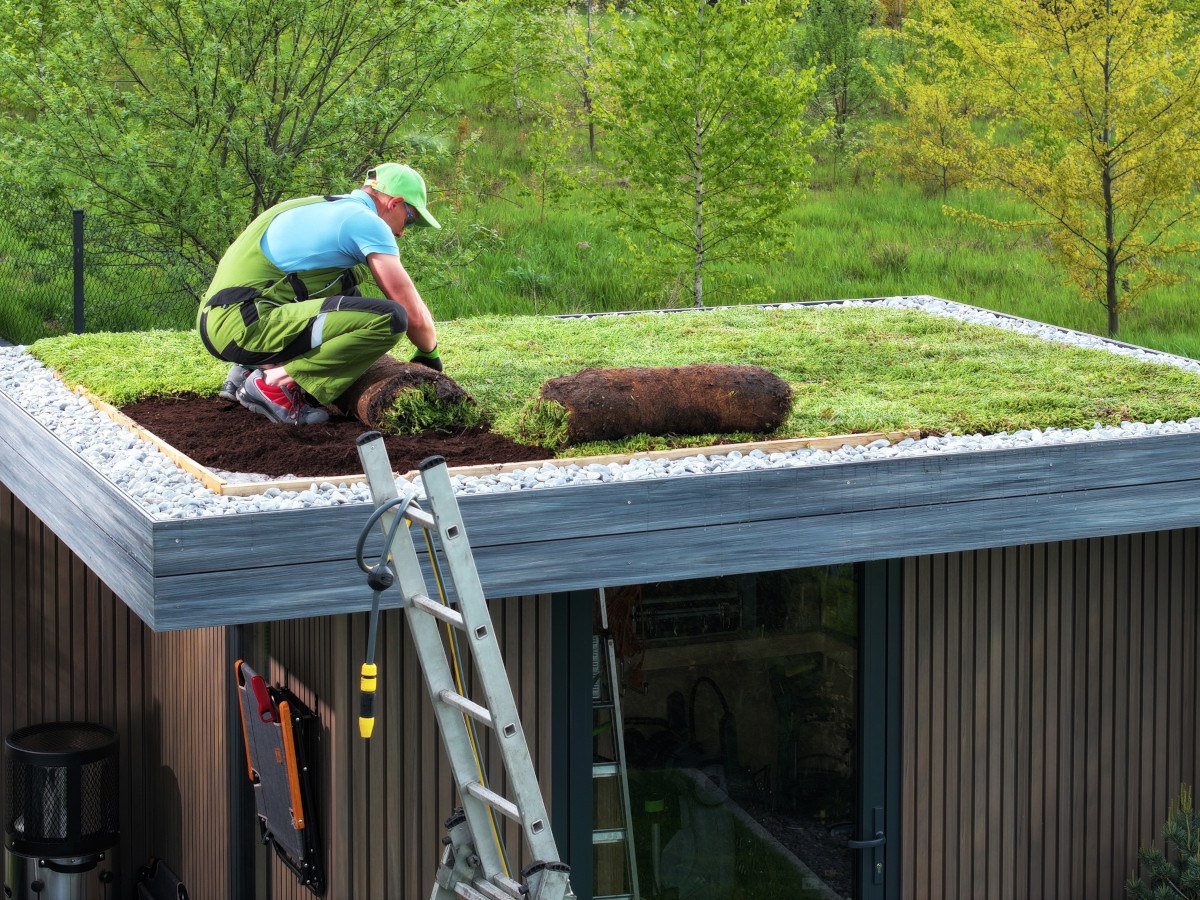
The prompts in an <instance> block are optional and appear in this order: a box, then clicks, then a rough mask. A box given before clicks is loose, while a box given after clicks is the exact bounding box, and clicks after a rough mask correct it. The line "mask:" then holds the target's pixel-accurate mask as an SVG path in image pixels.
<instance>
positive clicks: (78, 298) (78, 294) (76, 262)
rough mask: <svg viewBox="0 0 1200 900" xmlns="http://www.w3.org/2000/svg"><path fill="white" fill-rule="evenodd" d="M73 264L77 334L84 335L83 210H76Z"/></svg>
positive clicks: (72, 247) (73, 216) (73, 229)
mask: <svg viewBox="0 0 1200 900" xmlns="http://www.w3.org/2000/svg"><path fill="white" fill-rule="evenodd" d="M72 218H73V220H74V221H73V228H72V235H71V249H72V253H71V262H72V264H73V266H74V269H75V333H76V334H83V210H82V209H77V210H74V212H73V215H72Z"/></svg>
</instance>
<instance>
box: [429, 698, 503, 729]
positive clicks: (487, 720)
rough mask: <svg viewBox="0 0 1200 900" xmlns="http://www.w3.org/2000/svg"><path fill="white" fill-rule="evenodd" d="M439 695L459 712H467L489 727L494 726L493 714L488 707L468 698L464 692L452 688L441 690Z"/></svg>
mask: <svg viewBox="0 0 1200 900" xmlns="http://www.w3.org/2000/svg"><path fill="white" fill-rule="evenodd" d="M438 696H439V697H441V698H442V702H443V703H445V704H446V705H447V706H453V707H454V708H455V709H457V710H458V711H459V712H462V713H465V714H466V715H468V716H470V717H471V718H472V719H474V720H475V721H477V722H482V723H483V724H484V725H486V726H487V727H488V728H491V727H492V714H491V713H490V712H488V710H487V707H484V706H480V705H479V704H478V703H476V702H475V701H474V700H468V699H467V698H466V697H464V696H463V695H462V694H456V693H454V691H451V690H445V691H441V692H440V693H439V694H438Z"/></svg>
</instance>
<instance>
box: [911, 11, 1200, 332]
mask: <svg viewBox="0 0 1200 900" xmlns="http://www.w3.org/2000/svg"><path fill="white" fill-rule="evenodd" d="M923 8H924V9H925V10H926V11H927V19H926V21H925V23H924V27H925V28H926V29H927V30H928V31H929V33H930V34H931V35H932V37H933V38H934V39H936V40H940V41H943V42H945V43H947V44H949V45H952V46H953V47H955V48H956V49H957V51H958V52H959V53H960V54H961V57H962V59H963V62H964V64H965V65H966V66H968V67H969V69H970V72H971V77H970V78H968V79H966V80H965V81H964V82H963V87H964V89H965V92H966V96H968V97H969V98H971V101H972V103H974V104H975V105H977V106H981V107H987V108H988V109H989V110H991V111H992V115H991V116H990V118H989V121H988V122H987V124H986V126H985V127H980V128H979V130H978V132H970V131H963V132H962V133H961V134H960V135H959V138H958V140H957V141H956V142H955V144H954V145H949V146H946V147H945V148H942V149H941V150H939V151H938V152H935V153H932V154H931V156H932V158H934V159H936V160H937V161H939V162H941V163H942V164H944V165H946V166H952V167H956V168H960V169H963V170H965V171H967V172H970V173H971V174H972V176H974V177H976V178H978V179H980V180H981V181H982V182H985V183H987V184H989V185H994V186H999V187H1001V188H1003V189H1005V190H1007V191H1009V192H1011V193H1013V194H1015V195H1017V196H1018V197H1020V198H1022V199H1024V200H1026V201H1028V202H1029V203H1031V204H1032V205H1033V206H1034V208H1035V209H1036V211H1037V216H1036V218H1035V219H1032V220H1030V221H1024V222H1016V221H996V220H990V219H987V217H980V218H982V219H983V220H984V221H988V222H990V224H994V225H997V226H1001V227H1014V226H1018V227H1019V226H1030V225H1033V226H1040V227H1045V228H1047V229H1048V233H1049V236H1050V240H1051V242H1052V245H1053V248H1054V252H1055V254H1056V256H1057V257H1058V259H1059V260H1060V261H1061V262H1062V264H1063V265H1064V266H1065V269H1066V272H1067V274H1068V275H1069V277H1070V279H1071V280H1072V281H1073V282H1074V283H1075V284H1076V285H1077V286H1078V288H1079V290H1080V291H1081V292H1082V294H1083V295H1084V296H1085V297H1087V298H1089V299H1094V300H1096V301H1098V302H1100V303H1102V304H1103V305H1104V307H1105V309H1106V310H1107V315H1108V330H1109V333H1110V334H1115V333H1116V332H1117V330H1118V328H1119V324H1120V319H1119V316H1120V313H1121V312H1122V311H1123V310H1125V309H1127V308H1128V307H1129V306H1130V304H1132V303H1133V302H1135V301H1136V299H1137V298H1138V297H1139V296H1140V295H1141V294H1142V293H1143V292H1144V291H1145V290H1146V289H1147V288H1148V287H1150V286H1152V285H1154V284H1155V283H1159V282H1161V281H1163V280H1164V279H1165V278H1166V275H1165V274H1164V273H1163V270H1162V269H1161V268H1160V263H1161V262H1162V260H1163V258H1164V257H1166V256H1168V255H1170V254H1173V253H1188V252H1195V251H1197V250H1200V242H1197V241H1195V240H1190V239H1187V230H1186V225H1187V223H1188V222H1190V221H1195V220H1197V219H1198V218H1200V194H1198V193H1197V192H1196V190H1195V181H1196V173H1197V171H1198V170H1200V142H1198V141H1197V139H1196V136H1197V129H1200V59H1198V58H1197V55H1196V53H1195V47H1194V46H1192V45H1190V43H1189V41H1188V39H1187V35H1186V23H1185V21H1184V20H1183V19H1182V18H1181V17H1180V15H1179V14H1178V13H1176V12H1175V11H1173V10H1172V9H1171V8H1170V5H1169V4H1167V3H1165V2H1163V0H1054V2H1052V3H1048V2H1036V0H986V2H984V0H927V2H926V4H925V6H924V7H923ZM959 212H960V213H961V214H963V215H968V216H971V215H977V214H975V213H973V212H972V211H971V210H969V209H968V210H959Z"/></svg>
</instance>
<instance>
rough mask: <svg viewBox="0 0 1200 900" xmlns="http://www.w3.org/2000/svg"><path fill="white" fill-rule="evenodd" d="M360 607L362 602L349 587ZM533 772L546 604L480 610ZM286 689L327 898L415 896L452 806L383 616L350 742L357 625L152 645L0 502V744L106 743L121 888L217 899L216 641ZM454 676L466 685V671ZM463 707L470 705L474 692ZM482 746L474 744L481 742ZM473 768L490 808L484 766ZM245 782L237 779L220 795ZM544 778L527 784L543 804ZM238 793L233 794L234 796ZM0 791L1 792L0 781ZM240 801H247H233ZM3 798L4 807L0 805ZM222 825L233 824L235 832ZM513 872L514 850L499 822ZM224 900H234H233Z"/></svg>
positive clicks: (246, 827)
mask: <svg viewBox="0 0 1200 900" xmlns="http://www.w3.org/2000/svg"><path fill="white" fill-rule="evenodd" d="M363 590H364V591H366V590H368V588H367V587H366V584H365V579H364V584H363ZM490 606H491V612H492V615H493V616H494V617H495V626H496V633H497V635H498V638H499V640H500V642H501V648H502V650H503V652H504V654H505V658H506V660H507V661H508V669H509V676H510V679H511V683H512V684H513V686H514V693H515V696H516V699H517V705H518V709H519V710H520V712H521V715H522V722H523V725H524V727H525V731H526V735H527V737H528V739H529V742H530V748H531V751H532V753H533V759H534V764H535V766H537V767H538V769H539V771H542V772H545V773H549V771H550V768H551V765H550V730H549V724H550V715H549V710H550V705H551V704H550V691H551V677H550V665H551V659H550V652H549V647H550V637H549V634H550V622H551V608H550V599H549V597H542V598H537V597H531V598H516V599H510V600H506V601H504V602H503V603H492V604H490ZM230 641H233V642H235V643H236V645H237V650H236V655H241V656H243V657H244V658H246V659H247V660H248V661H250V662H251V663H252V664H254V665H255V666H256V668H257V669H258V671H259V672H261V673H263V674H265V675H267V676H268V678H269V679H270V680H271V681H272V682H273V683H280V684H285V685H286V686H287V687H289V688H290V689H291V690H293V691H294V692H295V693H296V694H297V695H298V696H299V697H300V698H301V699H302V700H303V701H304V702H305V703H307V704H308V705H309V706H310V707H311V708H312V709H313V710H314V711H316V712H317V713H318V715H319V717H320V721H321V740H320V743H321V753H322V758H320V759H318V760H317V761H316V766H317V768H318V770H319V771H318V774H317V783H318V792H319V794H320V798H321V799H320V806H321V809H320V810H319V811H318V815H317V821H318V823H319V826H320V828H321V830H322V832H323V838H324V840H323V843H324V849H325V854H324V858H325V868H326V872H327V882H328V885H329V887H328V890H327V892H326V896H330V897H337V898H339V900H355V898H362V900H369V898H379V897H413V896H426V895H427V894H428V893H429V890H430V889H431V887H432V885H433V876H434V871H435V870H436V867H437V863H438V853H439V850H440V847H441V837H442V835H443V833H444V829H443V826H442V823H443V821H444V820H445V818H446V817H447V816H448V815H449V814H450V813H451V811H452V810H453V807H454V805H455V804H454V798H453V791H452V776H451V773H450V771H449V769H448V767H447V766H446V764H445V757H444V754H443V752H442V749H441V744H440V738H439V736H438V733H437V728H436V724H435V722H434V719H433V713H432V709H431V707H430V704H429V701H428V699H427V697H426V694H425V690H424V687H423V684H422V680H421V673H420V670H419V668H418V667H417V663H416V657H415V654H414V653H413V652H412V650H411V648H410V646H409V645H408V643H407V638H404V637H403V630H402V619H401V614H400V613H399V612H398V611H390V612H386V613H384V614H383V616H382V620H381V626H380V633H379V647H378V651H377V656H376V659H377V662H378V663H379V665H380V672H381V681H380V693H379V696H378V699H377V702H376V716H377V724H376V729H375V733H374V736H373V737H372V739H371V740H370V741H369V742H367V741H363V740H362V739H361V738H360V737H359V736H358V672H359V666H360V664H361V662H362V658H363V656H362V655H363V653H364V652H365V648H366V641H367V616H366V615H365V614H358V615H353V616H348V615H342V616H327V617H323V618H310V619H302V620H295V621H288V622H277V623H271V624H263V625H258V626H248V627H243V628H240V629H232V628H230V629H226V628H203V629H192V630H187V631H179V632H167V633H155V632H153V631H151V630H150V629H149V628H147V627H146V626H145V625H144V624H143V623H142V622H141V620H140V619H138V618H137V617H136V616H135V615H133V614H132V613H131V612H130V611H129V609H128V607H127V606H126V605H125V603H124V602H123V601H122V600H121V599H120V597H119V596H118V595H117V594H116V593H114V591H113V590H112V589H111V588H110V587H109V586H106V585H104V584H102V583H101V582H100V581H99V579H98V578H97V577H96V576H95V575H94V574H93V573H92V572H91V571H89V570H88V569H87V567H85V566H84V565H83V564H82V563H81V562H80V561H79V559H78V558H77V557H76V556H75V555H74V554H73V553H72V552H71V551H70V550H69V549H68V548H67V547H66V546H65V545H64V544H63V543H62V542H61V541H59V540H58V539H57V537H56V536H55V535H54V534H53V533H52V532H51V531H50V530H49V528H47V527H46V526H45V525H44V524H43V523H42V522H40V521H39V520H38V519H37V518H36V517H35V516H33V515H32V514H31V513H30V512H29V511H28V510H27V509H26V508H25V507H24V506H23V505H22V504H21V503H20V502H19V501H18V500H17V499H16V498H15V497H14V496H13V495H12V493H11V492H9V491H8V490H7V489H6V488H4V487H3V486H2V485H0V731H2V732H3V734H4V735H8V734H10V733H11V732H12V731H14V730H15V729H17V728H21V727H23V726H25V725H30V724H35V723H41V722H50V721H61V720H69V721H88V722H97V723H100V724H103V725H107V726H109V727H111V728H113V729H115V730H116V732H117V734H118V736H119V739H120V760H119V762H120V797H121V810H120V821H121V846H120V870H121V871H122V872H123V873H124V875H125V885H126V887H128V886H129V885H130V884H131V883H132V880H133V878H134V877H135V875H136V871H137V868H138V867H139V866H141V865H143V864H145V863H146V861H147V860H148V859H149V857H151V856H155V857H158V858H160V859H162V860H164V861H165V862H166V863H167V864H168V865H169V866H170V867H171V868H172V869H173V870H174V871H175V872H176V874H178V875H179V876H180V878H181V879H182V880H183V881H184V882H185V884H186V885H187V887H188V890H189V893H190V895H191V896H193V897H225V896H229V894H230V891H231V882H230V879H231V875H230V872H231V869H232V867H233V866H234V865H235V854H236V852H237V849H238V848H237V847H236V846H235V844H236V841H237V840H238V836H237V834H236V831H237V830H238V828H239V827H240V828H241V831H242V838H243V839H244V840H246V843H249V840H248V839H247V838H248V837H253V836H256V834H257V829H256V828H255V826H254V825H253V822H252V821H250V822H240V823H238V822H234V821H232V819H233V815H231V813H230V805H231V801H230V796H229V795H230V790H229V785H230V766H229V762H228V761H229V759H230V752H231V751H232V754H233V756H232V758H233V759H234V760H238V761H239V762H240V759H242V758H244V756H242V755H241V754H242V753H243V749H242V747H243V744H242V736H241V735H240V734H239V733H237V731H236V729H235V730H233V731H232V732H231V730H230V729H229V727H228V722H229V719H228V716H229V713H230V709H231V708H232V707H230V706H229V705H228V704H229V703H231V702H232V697H233V694H232V691H233V689H234V688H233V684H234V682H233V671H232V668H231V666H230V662H229V660H230V658H231V654H230V653H229V646H228V644H229V642H230ZM464 671H465V673H466V676H467V677H468V678H469V679H470V678H472V670H471V665H470V660H469V658H468V659H466V660H465V661H464ZM472 696H479V692H478V690H477V685H476V690H474V691H473V693H472ZM484 731H486V730H484ZM483 739H484V741H485V748H484V754H485V765H488V763H489V761H491V764H490V765H488V771H489V774H490V776H491V778H492V780H491V784H492V786H493V787H496V788H497V789H498V790H499V791H500V792H501V793H504V792H505V788H506V784H505V778H504V777H503V773H502V771H501V769H502V767H501V765H500V762H499V757H498V756H496V755H495V751H494V750H492V751H491V753H490V754H489V751H488V748H487V746H486V742H487V735H486V734H484V735H483ZM243 772H244V767H243V766H242V765H238V766H236V771H235V773H234V779H235V781H234V783H235V784H236V783H237V781H236V779H237V778H240V777H242V775H243ZM548 781H549V778H548V775H547V776H546V777H545V778H544V780H543V789H544V790H545V791H546V801H547V805H549V803H550V795H549V784H548ZM245 784H248V782H245ZM0 785H3V789H4V790H7V784H6V780H5V779H2V778H0ZM247 790H248V788H247ZM5 799H6V798H5ZM240 814H241V813H240V812H239V813H236V814H234V815H240ZM501 828H503V829H504V837H505V841H506V843H507V844H508V846H509V847H510V850H511V852H512V854H513V858H512V867H513V869H514V871H515V870H517V869H518V868H519V867H520V866H521V865H523V864H524V863H525V862H527V860H524V859H522V858H521V856H520V854H519V851H518V850H515V849H511V848H518V847H519V846H520V840H519V834H518V832H517V830H516V828H515V826H513V825H512V823H509V822H508V821H507V820H504V819H501ZM250 852H251V853H252V854H254V856H253V864H254V865H253V867H254V869H255V873H256V874H255V875H254V877H255V878H256V880H257V885H256V889H255V894H256V896H259V897H270V898H293V897H294V898H297V900H299V898H303V897H311V896H312V895H311V894H309V893H308V892H307V891H306V890H304V889H303V888H301V887H299V885H298V882H297V879H296V878H295V877H294V876H293V875H292V874H291V872H290V871H288V870H287V869H285V868H284V867H283V866H282V865H281V864H280V863H279V862H278V861H277V860H276V858H275V856H274V854H273V853H272V852H270V851H268V850H267V849H266V848H264V847H262V846H258V847H257V850H251V851H250ZM239 900H241V898H239Z"/></svg>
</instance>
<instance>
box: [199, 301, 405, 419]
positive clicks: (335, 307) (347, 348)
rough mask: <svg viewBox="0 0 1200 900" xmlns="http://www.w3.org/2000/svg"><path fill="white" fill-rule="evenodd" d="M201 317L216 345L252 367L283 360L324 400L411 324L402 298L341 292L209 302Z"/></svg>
mask: <svg viewBox="0 0 1200 900" xmlns="http://www.w3.org/2000/svg"><path fill="white" fill-rule="evenodd" d="M199 319H200V321H199V325H200V328H201V330H202V331H203V333H204V335H205V336H206V338H207V344H208V345H209V348H210V350H212V351H214V352H215V353H216V355H217V356H219V357H220V358H221V359H224V360H226V361H228V362H232V363H240V364H241V365H244V366H250V367H251V368H254V367H259V366H263V365H268V364H279V365H283V366H284V367H285V368H286V369H287V373H288V374H289V375H291V376H292V378H294V379H295V380H296V383H297V384H298V385H300V387H302V388H303V389H304V390H305V391H306V392H307V393H308V394H309V395H311V396H312V397H313V398H314V399H315V400H316V401H317V402H318V403H321V404H322V405H324V404H327V403H331V402H333V401H334V400H336V399H337V398H338V397H340V396H341V395H342V394H344V393H345V392H346V389H347V388H349V387H350V385H352V384H353V383H354V382H355V381H356V380H357V379H358V377H359V376H360V375H362V373H363V372H365V371H366V370H367V369H368V368H370V366H371V364H372V363H374V362H375V361H376V360H377V359H379V358H380V357H381V356H383V355H384V354H385V353H387V352H388V351H389V350H391V349H392V347H394V346H395V344H396V342H397V341H398V340H399V339H400V336H401V335H403V334H404V333H405V331H407V329H408V317H407V316H406V315H405V312H404V308H403V307H402V306H400V305H399V304H398V303H393V302H392V301H390V300H384V299H380V298H377V297H349V296H336V297H326V298H323V299H315V300H300V301H297V302H295V303H284V304H280V305H275V304H274V303H272V302H270V301H266V300H254V299H249V300H247V301H246V302H244V303H240V304H236V305H230V306H208V307H206V308H205V309H203V310H202V311H201V313H200V317H199Z"/></svg>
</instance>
